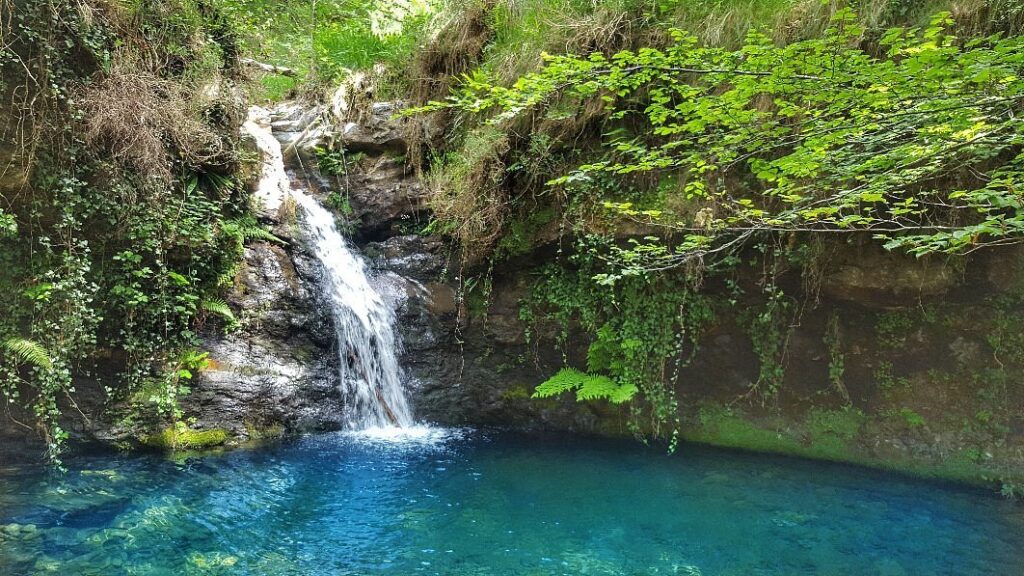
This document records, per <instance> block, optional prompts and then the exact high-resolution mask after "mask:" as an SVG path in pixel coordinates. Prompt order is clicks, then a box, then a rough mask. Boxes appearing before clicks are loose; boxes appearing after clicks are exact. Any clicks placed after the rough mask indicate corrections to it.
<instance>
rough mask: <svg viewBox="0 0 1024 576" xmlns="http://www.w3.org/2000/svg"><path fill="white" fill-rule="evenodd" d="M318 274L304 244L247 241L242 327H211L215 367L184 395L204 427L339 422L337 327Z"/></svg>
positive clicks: (240, 297) (240, 430)
mask: <svg viewBox="0 0 1024 576" xmlns="http://www.w3.org/2000/svg"><path fill="white" fill-rule="evenodd" d="M316 274H317V270H316V267H315V264H314V262H313V261H312V260H311V259H310V257H309V256H308V255H307V254H304V252H303V251H302V250H301V249H298V248H296V249H293V250H291V251H286V250H285V249H284V248H282V247H279V246H275V245H271V244H267V243H257V244H254V245H252V246H251V247H249V248H247V249H246V254H245V267H244V269H243V271H242V272H241V274H240V277H239V283H238V287H237V289H236V290H235V291H234V292H233V294H232V296H231V304H232V305H233V307H235V309H238V310H241V313H240V314H239V320H240V322H241V324H242V328H241V330H240V331H239V332H236V333H232V334H226V335H225V334H223V333H222V331H220V330H211V331H210V332H209V334H208V335H207V336H206V337H205V338H204V345H203V348H204V349H205V350H208V351H209V352H210V361H211V362H210V367H209V368H207V369H206V370H203V372H202V373H201V374H200V376H199V380H198V382H197V385H196V386H195V388H194V390H193V393H192V394H191V395H189V396H188V397H187V399H186V401H185V402H184V406H183V407H184V408H185V410H186V413H188V414H193V415H196V416H197V418H198V424H199V425H200V426H201V427H209V428H227V429H229V430H231V431H232V432H234V433H235V434H237V435H240V436H244V435H246V434H247V433H248V430H249V429H251V428H261V427H267V426H274V425H283V426H285V427H286V428H288V429H291V430H326V429H337V428H340V427H341V425H342V420H341V414H342V410H341V405H340V404H341V401H340V397H339V395H338V393H337V387H336V378H337V376H336V375H337V364H336V363H337V356H336V354H334V351H333V346H334V343H333V337H332V336H333V328H332V327H331V325H330V318H329V317H328V316H327V315H326V307H322V306H319V305H318V303H317V300H316V296H315V294H314V293H313V292H312V291H311V287H312V286H315V285H316V284H315V279H316Z"/></svg>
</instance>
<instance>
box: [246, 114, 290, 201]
mask: <svg viewBox="0 0 1024 576" xmlns="http://www.w3.org/2000/svg"><path fill="white" fill-rule="evenodd" d="M242 130H243V131H244V132H245V133H247V134H249V135H250V136H252V137H253V138H254V139H255V140H256V147H257V148H259V151H260V156H261V157H262V158H263V166H262V169H261V170H260V182H259V184H258V185H257V187H256V194H255V195H256V198H257V199H258V200H259V202H260V205H261V206H260V208H261V209H262V210H264V211H265V212H266V214H267V215H268V216H271V217H273V216H276V215H277V209H278V208H280V207H281V202H282V201H283V200H284V196H285V194H287V193H288V189H289V188H290V186H289V183H288V175H287V174H286V173H285V170H284V156H283V154H282V153H281V143H280V142H278V141H277V138H274V134H273V133H272V132H271V131H270V113H269V112H267V111H266V110H264V109H263V108H260V107H259V106H252V107H251V108H249V116H248V118H246V120H245V123H244V124H243V125H242Z"/></svg>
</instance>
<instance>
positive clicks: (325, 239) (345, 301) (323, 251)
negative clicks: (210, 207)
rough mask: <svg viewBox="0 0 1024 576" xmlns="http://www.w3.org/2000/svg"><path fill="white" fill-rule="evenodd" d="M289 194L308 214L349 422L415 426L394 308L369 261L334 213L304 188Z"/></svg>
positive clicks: (307, 227)
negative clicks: (370, 273) (372, 277)
mask: <svg viewBox="0 0 1024 576" xmlns="http://www.w3.org/2000/svg"><path fill="white" fill-rule="evenodd" d="M291 195H292V197H293V198H295V201H296V202H297V203H298V205H299V206H300V207H301V208H302V211H303V212H304V214H305V218H303V225H304V226H303V228H304V230H305V233H306V235H307V236H308V239H309V242H310V244H311V246H312V248H313V253H314V254H315V255H316V257H317V259H318V260H320V263H321V264H323V269H324V278H323V288H324V289H325V290H326V292H327V296H328V300H329V302H330V305H331V313H332V314H333V316H334V324H335V329H336V331H337V337H338V353H339V355H340V359H339V360H340V365H341V383H342V387H343V389H344V391H345V394H346V398H347V399H348V406H349V410H350V424H351V426H352V427H353V428H357V429H364V428H373V427H384V426H389V425H390V426H398V427H407V426H410V425H412V423H413V420H412V414H411V413H410V410H409V403H408V402H407V401H406V399H405V394H404V392H403V390H402V378H401V371H400V369H399V366H398V358H397V350H398V340H397V338H395V332H394V323H395V317H394V312H393V311H392V310H391V308H390V307H388V306H387V305H386V304H385V302H384V300H383V299H382V298H381V296H380V294H378V293H377V292H376V291H375V290H374V289H373V287H372V286H371V285H370V281H369V279H368V277H367V273H366V264H365V263H364V262H363V260H362V258H360V257H359V256H358V255H356V254H355V253H353V252H352V250H351V248H350V247H349V245H348V243H347V242H346V241H345V239H344V238H343V237H342V235H341V233H339V232H338V228H337V226H335V223H334V216H333V215H332V214H331V213H330V212H328V211H327V210H326V209H325V208H324V207H323V206H321V205H320V204H319V203H318V202H317V201H316V200H315V199H313V197H311V196H309V195H308V194H306V193H305V192H303V191H301V190H298V189H295V188H294V187H293V188H292V190H291Z"/></svg>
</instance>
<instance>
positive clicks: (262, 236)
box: [221, 215, 288, 245]
mask: <svg viewBox="0 0 1024 576" xmlns="http://www.w3.org/2000/svg"><path fill="white" fill-rule="evenodd" d="M221 232H223V234H224V235H225V236H226V237H228V238H232V239H236V240H240V241H241V242H242V243H244V242H246V241H248V240H262V241H264V242H272V243H274V244H281V245H285V244H288V242H286V241H284V240H282V239H281V238H278V237H277V236H275V235H274V233H273V232H271V231H270V230H268V229H267V228H266V227H265V226H263V225H262V224H260V223H259V222H257V221H256V219H255V218H254V217H252V216H251V215H245V216H244V217H242V218H236V219H233V220H225V221H224V222H223V223H222V224H221Z"/></svg>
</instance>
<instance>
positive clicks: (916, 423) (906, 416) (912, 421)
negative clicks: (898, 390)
mask: <svg viewBox="0 0 1024 576" xmlns="http://www.w3.org/2000/svg"><path fill="white" fill-rule="evenodd" d="M899 415H900V418H902V419H903V421H904V422H906V424H907V427H908V428H911V429H913V428H921V427H922V426H924V424H925V421H924V416H921V415H920V414H918V413H917V412H915V411H913V410H911V409H910V408H900V411H899Z"/></svg>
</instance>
